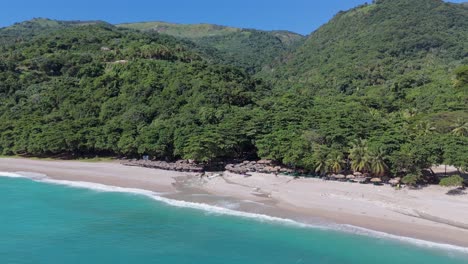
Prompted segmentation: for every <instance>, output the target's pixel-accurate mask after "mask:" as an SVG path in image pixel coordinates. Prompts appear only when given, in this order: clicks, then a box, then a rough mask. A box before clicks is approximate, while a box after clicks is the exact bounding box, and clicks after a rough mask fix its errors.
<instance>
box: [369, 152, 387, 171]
mask: <svg viewBox="0 0 468 264" xmlns="http://www.w3.org/2000/svg"><path fill="white" fill-rule="evenodd" d="M386 159H387V157H386V153H385V151H384V150H383V148H378V149H377V150H376V151H374V152H371V170H372V173H374V174H375V175H376V176H379V177H381V176H383V175H384V174H385V172H386V171H387V170H388V166H387V164H386V163H385V160H386Z"/></svg>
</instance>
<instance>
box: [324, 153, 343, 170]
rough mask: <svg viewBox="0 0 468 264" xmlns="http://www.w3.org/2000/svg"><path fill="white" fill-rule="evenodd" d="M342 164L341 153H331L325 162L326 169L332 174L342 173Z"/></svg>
mask: <svg viewBox="0 0 468 264" xmlns="http://www.w3.org/2000/svg"><path fill="white" fill-rule="evenodd" d="M344 163H345V161H344V159H343V154H341V153H332V154H330V156H329V158H328V160H327V166H328V169H329V170H330V171H331V172H333V173H339V172H340V171H342V170H343V164H344Z"/></svg>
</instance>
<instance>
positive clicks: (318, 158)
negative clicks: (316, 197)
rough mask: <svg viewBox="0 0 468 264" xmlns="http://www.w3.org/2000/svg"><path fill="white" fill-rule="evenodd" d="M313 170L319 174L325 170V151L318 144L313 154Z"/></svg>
mask: <svg viewBox="0 0 468 264" xmlns="http://www.w3.org/2000/svg"><path fill="white" fill-rule="evenodd" d="M313 159H314V161H315V172H316V173H319V174H321V175H323V174H325V173H326V172H327V152H326V151H325V150H324V149H323V148H322V147H321V146H320V145H319V146H318V147H317V148H316V150H315V151H314V154H313Z"/></svg>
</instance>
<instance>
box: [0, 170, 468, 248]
mask: <svg viewBox="0 0 468 264" xmlns="http://www.w3.org/2000/svg"><path fill="white" fill-rule="evenodd" d="M0 177H11V178H28V179H31V180H34V181H37V182H43V183H48V184H57V185H63V186H68V187H73V188H80V189H91V190H95V191H99V192H119V193H130V194H135V195H144V196H146V197H149V198H151V199H154V200H156V201H159V202H162V203H165V204H167V205H171V206H175V207H181V208H191V209H196V210H202V211H205V212H208V213H210V214H218V215H229V216H236V217H242V218H249V219H254V220H256V221H261V222H270V223H279V224H283V225H288V226H293V227H298V228H315V229H321V230H330V231H341V232H345V233H350V234H355V235H361V236H368V237H375V238H381V239H391V240H396V241H400V242H404V243H409V244H413V245H416V246H420V247H426V248H431V249H442V250H450V251H457V252H461V253H464V254H468V248H465V247H460V246H455V245H450V244H442V243H436V242H431V241H425V240H421V239H416V238H410V237H403V236H397V235H392V234H388V233H384V232H379V231H374V230H370V229H366V228H361V227H356V226H352V225H345V224H323V225H322V224H321V225H312V224H306V223H301V222H298V221H295V220H292V219H287V218H280V217H274V216H269V215H264V214H256V213H249V212H242V211H236V210H233V209H229V208H224V207H220V206H213V205H209V204H203V203H195V202H187V201H180V200H174V199H169V198H166V197H163V196H160V195H161V194H159V193H156V192H153V191H148V190H143V189H134V188H123V187H117V186H109V185H104V184H99V183H91V182H80V181H66V180H54V179H51V178H48V177H47V176H45V175H41V174H35V173H22V172H18V173H9V172H0Z"/></svg>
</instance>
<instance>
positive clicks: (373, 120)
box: [0, 0, 468, 179]
mask: <svg viewBox="0 0 468 264" xmlns="http://www.w3.org/2000/svg"><path fill="white" fill-rule="evenodd" d="M467 18H468V17H467V9H466V8H465V7H464V6H463V5H455V4H447V3H444V2H442V1H437V0H411V1H410V0H380V1H376V3H375V4H372V5H365V6H360V7H357V8H355V9H352V10H350V11H347V12H341V13H339V14H338V15H337V16H336V17H335V18H334V19H332V20H331V21H330V22H329V23H328V24H326V25H324V26H323V27H321V28H320V29H319V30H317V31H316V32H314V33H313V34H312V35H310V36H309V37H308V38H307V40H306V41H305V42H304V43H302V44H301V42H295V43H296V44H292V43H289V44H287V45H286V42H287V41H285V40H284V39H283V40H282V39H281V38H280V37H278V36H275V34H277V32H262V31H255V30H234V32H226V31H230V30H232V29H229V28H228V29H226V28H223V27H221V28H220V29H219V31H218V33H216V34H214V35H213V36H206V35H204V34H206V32H207V31H206V30H205V31H203V30H200V32H201V33H200V32H198V33H197V34H198V35H197V34H194V33H193V34H192V39H193V40H194V41H197V43H198V44H194V43H193V42H192V41H189V40H187V39H186V38H183V39H182V38H176V37H173V36H170V35H167V34H159V33H157V32H154V31H151V30H149V31H143V32H141V31H135V30H134V29H124V28H117V27H114V26H112V25H109V24H102V23H97V24H95V23H93V24H92V25H80V26H65V27H63V26H57V25H55V26H54V25H52V26H51V27H45V29H43V30H38V31H37V32H36V31H31V30H27V29H24V28H23V29H22V31H21V32H22V33H21V34H20V37H19V38H15V39H14V41H12V42H9V43H8V44H7V45H0V93H1V96H0V151H1V152H3V153H5V154H13V153H17V154H34V155H51V154H60V153H69V154H74V155H83V154H93V155H94V154H96V153H97V154H110V155H126V156H139V155H141V154H144V153H146V154H150V155H151V156H153V157H156V158H159V159H174V158H189V159H195V160H198V161H212V160H226V159H231V158H247V157H250V158H259V157H261V158H269V159H273V160H276V161H278V162H280V163H283V164H288V165H290V166H294V167H299V168H304V169H306V170H307V171H310V172H315V173H324V172H329V173H332V172H333V173H339V172H348V171H349V170H350V169H352V170H355V171H356V170H359V171H365V172H370V173H372V174H374V175H375V176H382V175H385V174H387V175H390V174H391V175H401V174H403V175H405V174H410V176H411V177H412V178H410V179H419V177H420V176H421V173H422V171H423V169H426V168H428V167H430V166H431V165H432V164H451V165H455V166H457V167H464V168H467V167H468V151H467V150H466V146H468V122H467V121H466V120H468V108H467V105H468V66H467V64H468V63H467V55H468V52H467V45H466V43H468V40H467V31H466V28H468V27H467V23H468V19H467ZM41 23H42V22H41ZM41 23H39V24H41ZM59 24H60V23H59ZM33 28H34V27H33ZM188 28H190V27H188ZM184 30H185V29H184ZM210 30H211V29H210ZM213 30H215V31H216V28H214V29H213ZM5 31H8V29H2V30H0V39H10V40H11V38H9V37H11V34H8V33H5ZM31 32H34V33H33V34H31ZM279 34H283V33H281V32H280V33H279ZM195 35H196V36H197V37H193V36H195ZM21 36H28V37H21ZM283 36H284V35H283ZM204 41H206V42H207V43H204ZM293 42H294V41H293ZM299 44H301V45H299ZM218 45H219V46H218ZM294 45H299V47H298V48H293V47H294ZM242 47H245V48H242ZM262 47H263V48H262ZM257 49H260V50H258V51H256V50H257ZM224 52H225V53H226V54H224V56H220V58H219V57H217V55H219V53H224ZM262 52H263V53H262ZM281 52H285V53H286V54H287V56H285V57H283V59H281V60H280V61H279V62H278V61H276V59H274V58H275V57H276V56H277V55H278V54H280V53H281ZM210 54H215V55H214V56H213V55H210ZM236 54H237V55H236ZM231 59H232V61H230V63H227V62H229V60H231ZM275 61H276V63H273V64H272V65H273V67H265V65H268V64H271V63H272V62H275ZM217 62H220V63H219V64H218V63H217ZM226 64H231V66H226ZM232 65H239V66H242V67H244V68H250V73H255V72H256V71H257V70H258V69H260V68H261V69H262V71H261V72H260V74H257V75H256V76H255V77H252V75H251V74H249V73H248V72H246V71H245V69H242V68H238V67H234V66H232ZM258 76H264V77H265V78H267V79H268V80H269V81H270V82H271V83H274V84H275V86H274V87H271V86H270V85H269V82H264V81H263V80H261V79H258Z"/></svg>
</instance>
